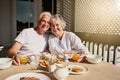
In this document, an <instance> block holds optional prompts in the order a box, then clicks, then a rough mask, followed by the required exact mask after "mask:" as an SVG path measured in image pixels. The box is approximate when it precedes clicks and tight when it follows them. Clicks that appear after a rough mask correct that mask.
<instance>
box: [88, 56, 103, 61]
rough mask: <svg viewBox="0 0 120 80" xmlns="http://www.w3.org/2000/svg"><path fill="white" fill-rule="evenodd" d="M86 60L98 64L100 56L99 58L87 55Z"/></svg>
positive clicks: (100, 59)
mask: <svg viewBox="0 0 120 80" xmlns="http://www.w3.org/2000/svg"><path fill="white" fill-rule="evenodd" d="M86 60H87V61H88V62H90V63H100V62H101V61H102V56H100V55H87V56H86Z"/></svg>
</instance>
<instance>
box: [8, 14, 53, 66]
mask: <svg viewBox="0 0 120 80" xmlns="http://www.w3.org/2000/svg"><path fill="white" fill-rule="evenodd" d="M50 18H51V13H49V12H42V13H41V14H40V16H39V19H38V25H37V26H36V27H35V28H28V29H24V30H23V31H22V32H21V33H20V34H19V35H18V36H17V37H16V39H15V41H14V44H13V46H12V47H11V48H10V50H9V51H8V55H9V57H14V61H13V64H15V65H19V64H20V60H19V58H17V54H40V53H41V52H44V51H45V50H46V49H47V45H48V44H47V43H48V42H47V40H48V35H47V34H46V33H45V32H46V31H47V30H48V29H49V27H50V23H49V20H50Z"/></svg>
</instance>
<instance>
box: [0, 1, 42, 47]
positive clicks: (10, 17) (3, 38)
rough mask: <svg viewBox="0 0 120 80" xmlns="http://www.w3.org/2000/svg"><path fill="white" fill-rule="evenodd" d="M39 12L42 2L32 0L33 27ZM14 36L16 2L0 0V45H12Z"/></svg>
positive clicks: (15, 30)
mask: <svg viewBox="0 0 120 80" xmlns="http://www.w3.org/2000/svg"><path fill="white" fill-rule="evenodd" d="M41 11H42V0H34V26H36V25H37V20H38V17H39V14H40V12H41ZM16 35H17V28H16V0H0V45H4V46H10V45H12V43H13V41H14V39H15V37H16Z"/></svg>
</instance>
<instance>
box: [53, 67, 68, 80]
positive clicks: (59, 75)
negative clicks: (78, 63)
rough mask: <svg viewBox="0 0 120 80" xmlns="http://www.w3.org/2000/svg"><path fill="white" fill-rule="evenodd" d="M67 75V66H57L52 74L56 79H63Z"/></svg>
mask: <svg viewBox="0 0 120 80" xmlns="http://www.w3.org/2000/svg"><path fill="white" fill-rule="evenodd" d="M68 75H69V70H68V68H67V66H64V67H58V66H57V69H56V70H55V71H54V72H53V76H54V77H55V78H56V79H57V80H65V78H66V77H67V76H68Z"/></svg>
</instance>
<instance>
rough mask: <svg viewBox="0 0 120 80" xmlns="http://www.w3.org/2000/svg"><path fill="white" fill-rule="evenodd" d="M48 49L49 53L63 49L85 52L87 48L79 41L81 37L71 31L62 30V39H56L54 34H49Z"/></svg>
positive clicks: (62, 51)
mask: <svg viewBox="0 0 120 80" xmlns="http://www.w3.org/2000/svg"><path fill="white" fill-rule="evenodd" d="M48 42H49V50H50V52H51V53H60V54H61V53H64V51H65V50H67V51H71V50H82V51H84V52H85V53H86V54H88V53H89V51H88V49H87V48H86V47H85V46H84V45H83V44H82V43H81V39H80V38H79V37H78V36H76V35H75V34H74V33H72V32H68V31H64V34H63V37H62V39H61V40H60V39H58V38H57V37H55V36H54V35H50V36H49V40H48Z"/></svg>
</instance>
